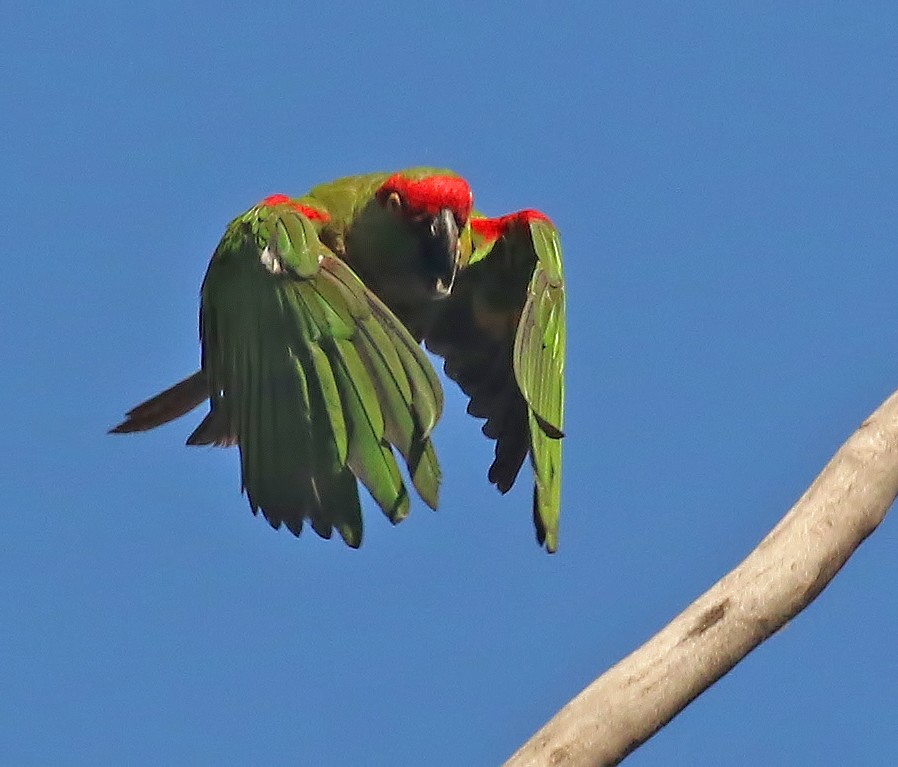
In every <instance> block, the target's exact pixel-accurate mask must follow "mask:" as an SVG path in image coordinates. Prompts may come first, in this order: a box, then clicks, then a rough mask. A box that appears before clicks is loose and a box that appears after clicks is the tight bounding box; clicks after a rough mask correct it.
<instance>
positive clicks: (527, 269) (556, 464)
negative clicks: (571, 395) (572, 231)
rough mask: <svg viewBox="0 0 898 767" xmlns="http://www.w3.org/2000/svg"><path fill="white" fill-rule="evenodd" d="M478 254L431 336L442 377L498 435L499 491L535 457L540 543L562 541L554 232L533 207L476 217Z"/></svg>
mask: <svg viewBox="0 0 898 767" xmlns="http://www.w3.org/2000/svg"><path fill="white" fill-rule="evenodd" d="M471 229H472V236H473V241H474V248H475V249H474V252H473V254H472V256H471V258H470V260H469V261H468V264H467V266H466V267H465V268H464V269H463V270H462V271H461V272H460V273H459V276H458V278H457V280H456V284H455V287H454V289H453V292H452V295H451V296H450V297H449V299H448V300H446V301H445V302H443V305H442V306H441V307H440V310H439V313H438V315H437V318H436V321H435V322H434V325H433V327H432V329H431V332H430V333H429V334H428V337H427V346H428V348H429V349H430V350H431V351H433V352H434V353H436V354H440V355H441V356H443V357H444V358H445V361H446V364H445V371H446V374H447V375H448V376H449V377H450V378H452V379H453V380H455V381H456V382H457V383H458V384H459V385H460V386H461V388H462V390H463V391H464V392H465V393H466V394H467V395H468V396H469V397H470V398H471V401H470V403H469V404H468V412H469V413H470V414H471V415H473V416H476V417H478V418H485V419H486V423H485V424H484V426H483V433H484V434H485V435H486V436H487V437H489V438H491V439H495V440H496V451H495V460H494V461H493V463H492V465H491V466H490V469H489V473H488V477H489V480H490V481H491V482H493V483H494V484H495V485H496V486H497V487H498V489H499V490H500V492H503V493H504V492H507V491H508V490H509V488H511V486H512V485H513V484H514V481H515V479H516V478H517V475H518V473H519V472H520V469H521V466H522V465H523V462H524V459H525V458H526V456H527V455H528V454H529V455H530V461H531V464H532V466H533V471H534V494H533V520H534V524H535V527H536V535H537V540H538V541H539V542H540V544H545V546H546V548H547V549H548V550H549V551H550V552H552V551H555V549H556V548H557V546H558V518H559V514H560V509H561V438H562V437H563V436H564V435H563V433H562V428H563V418H564V359H565V297H564V279H563V273H562V263H561V246H560V242H559V237H558V231H557V230H556V229H555V227H554V226H553V225H552V223H551V222H550V221H549V220H548V219H547V218H546V217H545V216H543V215H542V214H540V213H537V212H536V211H522V212H520V213H516V214H511V215H509V216H503V217H502V218H499V219H485V218H474V219H473V220H472V222H471Z"/></svg>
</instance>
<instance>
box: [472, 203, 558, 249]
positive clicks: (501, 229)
mask: <svg viewBox="0 0 898 767" xmlns="http://www.w3.org/2000/svg"><path fill="white" fill-rule="evenodd" d="M533 221H547V222H548V223H550V224H551V223H552V220H551V219H550V218H549V217H548V216H547V215H546V214H545V213H543V212H541V211H539V210H533V209H532V208H528V209H527V210H519V211H518V212H517V213H509V214H508V215H506V216H499V217H498V218H475V219H473V220H472V221H471V228H472V229H473V230H474V231H475V232H477V234H479V235H480V236H481V237H483V238H484V239H485V240H488V241H490V240H498V239H499V238H500V237H502V236H503V235H505V234H506V233H507V232H508V230H509V229H510V228H511V227H513V226H526V225H527V224H530V223H531V222H533Z"/></svg>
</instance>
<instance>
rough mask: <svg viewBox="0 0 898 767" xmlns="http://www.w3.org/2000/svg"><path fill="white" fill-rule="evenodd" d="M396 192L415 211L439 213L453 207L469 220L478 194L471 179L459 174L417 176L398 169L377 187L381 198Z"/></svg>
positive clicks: (464, 218) (455, 211) (463, 221)
mask: <svg viewBox="0 0 898 767" xmlns="http://www.w3.org/2000/svg"><path fill="white" fill-rule="evenodd" d="M392 192H396V194H398V195H399V196H400V197H401V198H402V200H403V202H404V203H405V204H406V205H407V206H408V208H409V210H411V211H412V213H426V214H428V215H430V216H435V215H436V214H437V213H439V212H440V211H441V210H442V209H443V208H448V209H449V210H451V211H452V212H453V213H454V214H455V215H456V216H457V217H458V219H459V220H460V221H461V222H462V223H465V222H466V221H467V220H468V216H470V215H471V208H473V207H474V195H473V193H472V192H471V187H470V186H468V182H467V181H465V180H464V179H463V178H459V177H458V176H425V177H424V178H421V179H418V180H417V181H415V180H414V179H410V178H405V176H403V175H402V174H401V173H394V174H393V175H392V176H390V177H389V178H388V179H387V180H386V181H384V182H383V184H381V186H380V189H378V190H377V194H376V196H377V199H379V200H381V201H383V200H384V198H386V197H387V195H389V194H391V193H392Z"/></svg>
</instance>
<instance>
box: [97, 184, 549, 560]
mask: <svg viewBox="0 0 898 767" xmlns="http://www.w3.org/2000/svg"><path fill="white" fill-rule="evenodd" d="M200 341H201V347H202V352H201V364H200V370H198V371H197V372H196V373H194V374H193V375H191V376H190V377H188V378H186V379H184V380H183V381H181V382H179V383H177V384H175V385H174V386H172V387H171V388H169V389H166V390H165V391H163V392H161V393H160V394H157V395H156V396H155V397H152V398H151V399H149V400H147V401H146V402H144V403H142V404H140V405H138V406H137V407H135V408H133V409H132V410H130V411H129V412H128V413H127V418H126V420H125V421H124V422H122V423H121V424H119V425H118V426H116V427H115V428H113V429H111V430H110V431H111V432H112V433H129V432H137V431H146V430H148V429H152V428H155V427H157V426H160V425H161V424H164V423H167V422H168V421H171V420H173V419H175V418H178V417H180V416H182V415H184V414H185V413H187V412H189V411H190V410H192V409H193V408H195V407H197V406H198V405H200V404H202V403H203V402H204V401H206V400H208V401H209V405H210V409H209V412H208V414H207V415H206V417H205V418H204V419H203V421H202V422H201V423H200V425H199V426H198V427H197V428H196V430H195V431H194V432H193V434H191V435H190V437H189V438H188V440H187V444H188V445H219V446H231V445H237V446H238V447H239V450H240V466H241V480H242V488H243V490H244V492H245V493H246V495H247V498H248V500H249V504H250V508H251V509H252V511H253V513H254V514H255V513H257V512H258V511H259V510H261V511H262V513H263V515H264V516H265V518H266V519H267V520H268V522H269V523H270V524H271V526H272V527H274V528H279V527H280V526H281V524H283V525H285V526H286V527H287V528H288V529H289V530H290V531H291V532H292V533H293V534H294V535H299V534H300V532H301V530H302V528H303V524H304V521H305V520H306V519H308V520H309V522H310V524H311V526H312V529H314V530H315V532H316V533H318V535H320V536H322V537H324V538H330V537H331V535H332V532H333V530H334V529H336V530H337V531H338V532H339V534H340V536H341V537H342V538H343V540H344V541H345V542H346V543H347V544H349V545H350V546H352V547H358V546H359V545H360V544H361V541H362V513H361V505H360V501H359V492H358V482H361V483H362V484H363V485H364V486H365V487H366V488H367V489H368V491H369V492H370V494H371V495H372V497H373V498H374V500H375V501H376V502H377V504H378V505H379V506H380V508H381V509H382V510H383V512H384V513H385V514H386V516H387V517H388V518H389V519H390V521H391V522H393V523H397V522H399V521H401V520H402V519H404V518H405V517H406V515H407V514H408V512H409V505H410V499H409V494H408V491H407V489H406V486H405V483H404V482H403V478H402V475H401V474H400V471H399V467H398V464H397V454H398V455H399V456H400V457H401V459H402V461H403V462H404V463H405V465H406V467H407V469H408V474H409V477H410V479H411V482H412V484H413V485H414V487H415V489H416V490H417V492H418V494H419V495H420V497H421V498H422V500H423V501H424V502H425V503H426V504H427V505H428V506H430V507H431V508H433V509H435V508H436V507H437V502H438V495H439V487H440V480H441V472H440V466H439V463H438V461H437V456H436V452H435V450H434V447H433V444H432V442H431V432H432V430H433V428H434V426H435V425H436V423H437V421H438V420H439V418H440V415H441V414H442V409H443V393H442V389H441V387H440V383H439V381H438V379H437V377H436V374H435V372H434V370H433V368H432V366H431V364H430V362H429V360H428V358H427V355H426V354H425V352H424V349H423V348H422V346H421V343H422V342H424V344H426V346H427V348H428V349H429V350H430V351H432V352H433V353H435V354H438V355H440V356H442V357H443V358H444V360H445V372H446V374H447V375H448V377H449V378H451V379H453V380H455V381H456V382H457V383H458V384H459V386H460V387H461V388H462V390H463V391H464V392H465V394H466V395H467V396H468V397H470V403H469V405H468V412H469V413H470V414H471V415H473V416H475V417H478V418H485V419H486V423H485V424H484V426H483V433H484V434H485V435H486V436H487V437H489V438H490V439H493V440H495V441H496V448H495V460H494V461H493V463H492V465H491V466H490V469H489V473H488V477H489V480H490V482H492V483H494V484H495V485H496V486H497V488H498V489H499V491H500V492H502V493H505V492H507V491H508V490H509V488H511V486H512V485H513V483H514V481H515V479H516V478H517V475H518V473H519V472H520V470H521V467H522V465H523V463H524V459H525V458H526V457H527V455H528V454H529V456H530V461H531V464H532V466H533V471H534V495H533V519H534V523H535V527H536V535H537V540H538V541H539V543H540V544H544V545H545V547H546V549H547V550H548V551H550V552H553V551H555V549H556V547H557V545H558V518H559V512H560V506H561V438H562V437H563V436H564V435H563V433H562V420H563V412H564V360H565V298H564V280H563V274H562V265H561V248H560V242H559V237H558V232H557V230H556V229H555V227H554V225H553V224H552V222H551V221H550V220H549V219H548V218H547V217H546V216H545V215H544V214H542V213H540V212H538V211H534V210H524V211H520V212H518V213H513V214H510V215H507V216H502V217H500V218H487V217H485V216H482V215H480V214H479V213H477V212H475V211H474V210H473V195H472V193H471V189H470V187H469V185H468V183H467V182H466V181H465V180H464V179H463V178H461V177H460V176H458V175H456V174H455V173H453V172H451V171H448V170H440V169H435V168H412V169H409V170H404V171H401V172H398V173H393V174H388V173H376V174H369V175H361V176H351V177H347V178H342V179H339V180H337V181H333V182H331V183H328V184H323V185H320V186H317V187H315V188H313V189H312V190H311V191H310V192H309V193H308V194H307V195H305V196H304V197H298V198H290V197H287V196H286V195H282V194H277V195H272V196H270V197H266V198H265V199H264V200H262V201H261V202H260V203H258V204H257V205H255V206H254V207H252V208H251V209H250V210H249V211H247V212H246V213H244V214H243V215H241V216H238V217H237V218H236V219H234V220H233V221H232V222H231V223H230V224H229V225H228V227H227V229H226V230H225V233H224V236H223V238H222V240H221V242H220V243H219V244H218V247H217V248H216V249H215V252H214V253H213V255H212V259H211V261H210V263H209V267H208V270H207V272H206V276H205V278H204V280H203V285H202V290H201V301H200Z"/></svg>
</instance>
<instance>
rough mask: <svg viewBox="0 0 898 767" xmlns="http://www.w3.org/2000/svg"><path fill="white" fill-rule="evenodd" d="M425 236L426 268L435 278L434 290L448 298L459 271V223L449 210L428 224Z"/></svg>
mask: <svg viewBox="0 0 898 767" xmlns="http://www.w3.org/2000/svg"><path fill="white" fill-rule="evenodd" d="M427 226H428V227H429V229H428V231H427V232H425V235H424V252H423V257H424V268H425V269H426V270H427V273H428V274H429V275H430V276H431V277H433V278H434V290H435V292H436V293H437V294H438V295H440V296H446V295H448V294H449V291H451V290H452V284H453V283H454V282H455V272H456V270H457V269H458V223H457V222H456V221H455V216H454V215H453V213H452V211H451V210H449V209H448V208H443V209H442V210H441V211H440V212H439V213H437V215H436V216H434V217H433V218H432V219H430V220H429V221H428V222H427Z"/></svg>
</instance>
